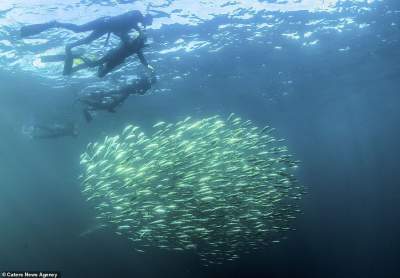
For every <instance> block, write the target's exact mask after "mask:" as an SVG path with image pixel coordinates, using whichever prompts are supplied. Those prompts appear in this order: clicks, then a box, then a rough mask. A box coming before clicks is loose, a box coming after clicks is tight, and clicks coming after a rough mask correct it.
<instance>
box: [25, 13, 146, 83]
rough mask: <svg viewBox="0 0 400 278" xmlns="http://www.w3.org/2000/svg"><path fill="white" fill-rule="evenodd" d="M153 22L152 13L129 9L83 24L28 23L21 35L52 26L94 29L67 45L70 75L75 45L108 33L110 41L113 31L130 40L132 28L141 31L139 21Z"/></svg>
mask: <svg viewBox="0 0 400 278" xmlns="http://www.w3.org/2000/svg"><path fill="white" fill-rule="evenodd" d="M152 22H153V18H152V16H151V15H146V16H143V14H142V13H141V12H140V11H129V12H126V13H124V14H121V15H118V16H108V17H101V18H98V19H96V20H93V21H90V22H88V23H86V24H83V25H76V24H73V23H61V22H58V21H51V22H48V23H43V24H33V25H27V26H24V27H22V28H21V37H28V36H32V35H35V34H39V33H41V32H43V31H45V30H48V29H51V28H64V29H68V30H71V31H73V32H75V33H80V32H88V31H92V33H91V34H90V35H89V36H87V37H86V38H83V39H81V40H78V41H76V42H74V43H71V44H68V45H67V46H66V47H65V53H66V59H65V64H64V72H63V74H64V75H69V74H71V72H70V70H71V68H72V63H73V57H72V53H71V49H72V48H73V47H76V46H79V45H83V44H89V43H91V42H92V41H94V40H96V39H98V38H100V37H101V36H103V35H105V34H108V37H107V41H108V39H109V36H110V34H111V33H113V34H115V35H117V36H118V37H120V39H121V41H122V42H128V41H129V35H128V33H129V31H130V30H132V29H135V30H137V31H138V32H141V30H140V28H139V26H138V24H139V23H141V24H142V25H143V26H148V25H151V24H152Z"/></svg>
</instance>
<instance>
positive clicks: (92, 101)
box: [79, 76, 156, 122]
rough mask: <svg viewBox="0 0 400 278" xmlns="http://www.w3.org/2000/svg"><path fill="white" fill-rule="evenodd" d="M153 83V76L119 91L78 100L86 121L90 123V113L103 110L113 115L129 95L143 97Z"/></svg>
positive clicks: (139, 80) (143, 78)
mask: <svg viewBox="0 0 400 278" xmlns="http://www.w3.org/2000/svg"><path fill="white" fill-rule="evenodd" d="M155 82H156V79H155V77H154V76H152V77H151V78H148V77H142V78H141V79H138V80H136V81H135V82H134V83H132V84H130V85H127V86H125V87H122V88H121V89H119V90H115V91H111V92H108V93H100V94H96V95H92V96H89V97H82V98H80V99H79V101H80V102H82V103H83V104H84V105H85V106H86V107H85V108H84V110H83V114H84V116H85V119H86V121H88V122H90V121H92V119H93V118H92V115H91V112H94V111H100V110H104V111H108V112H111V113H114V112H115V108H116V107H117V106H119V105H120V104H122V103H123V102H124V101H125V100H126V99H127V98H128V97H129V95H133V94H139V95H143V94H145V93H146V92H147V91H148V90H149V89H150V88H151V86H152V85H153V84H154V83H155Z"/></svg>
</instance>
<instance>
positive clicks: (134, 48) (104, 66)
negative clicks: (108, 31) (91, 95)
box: [64, 32, 154, 77]
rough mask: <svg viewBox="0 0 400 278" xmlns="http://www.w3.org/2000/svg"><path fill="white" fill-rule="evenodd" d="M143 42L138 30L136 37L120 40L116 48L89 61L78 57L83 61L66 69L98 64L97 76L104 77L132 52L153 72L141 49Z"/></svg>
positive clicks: (143, 36)
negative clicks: (124, 40)
mask: <svg viewBox="0 0 400 278" xmlns="http://www.w3.org/2000/svg"><path fill="white" fill-rule="evenodd" d="M145 42H146V36H145V35H144V34H143V33H142V32H139V36H138V37H136V38H135V39H131V38H130V39H129V40H128V41H127V42H121V43H120V44H119V46H118V47H117V48H115V49H111V50H110V51H109V52H107V53H106V55H104V56H103V57H102V58H100V59H98V60H96V61H91V60H90V59H88V58H85V57H80V58H81V59H82V60H83V61H84V63H82V64H79V65H78V66H76V67H73V65H72V64H71V65H70V66H71V68H70V69H67V70H68V72H76V71H78V70H81V69H85V68H93V67H97V66H98V67H99V69H98V72H97V76H98V77H104V76H105V75H106V74H108V73H109V72H111V71H112V70H113V69H114V68H116V67H117V66H119V65H121V64H122V63H123V62H124V61H125V59H126V58H128V57H129V56H131V55H133V54H137V55H138V57H139V60H140V62H141V63H142V64H143V65H144V66H145V67H146V68H147V69H149V70H150V71H151V72H153V71H154V68H153V67H152V66H151V65H149V63H148V62H147V61H146V58H145V57H144V55H143V52H142V49H143V48H144V47H145V46H146V44H145ZM64 69H65V68H64Z"/></svg>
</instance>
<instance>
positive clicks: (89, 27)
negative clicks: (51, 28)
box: [54, 17, 104, 33]
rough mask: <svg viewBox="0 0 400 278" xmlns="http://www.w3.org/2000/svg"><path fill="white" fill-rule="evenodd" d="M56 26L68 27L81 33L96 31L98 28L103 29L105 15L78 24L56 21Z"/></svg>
mask: <svg viewBox="0 0 400 278" xmlns="http://www.w3.org/2000/svg"><path fill="white" fill-rule="evenodd" d="M54 24H55V27H57V28H63V29H67V30H70V31H73V32H75V33H80V32H88V31H96V30H101V29H103V28H104V17H101V18H98V19H95V20H92V21H89V22H88V23H85V24H82V25H78V24H73V23H63V22H58V21H55V22H54Z"/></svg>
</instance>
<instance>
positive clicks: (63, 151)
mask: <svg viewBox="0 0 400 278" xmlns="http://www.w3.org/2000/svg"><path fill="white" fill-rule="evenodd" d="M132 9H138V10H141V11H142V12H144V13H145V12H151V13H152V14H153V15H154V17H155V18H154V23H153V25H152V26H150V27H149V28H148V30H147V34H148V37H149V40H150V42H151V45H150V46H149V47H148V48H147V49H146V50H145V55H146V57H147V58H148V60H149V62H150V63H151V64H152V65H153V66H154V68H155V70H156V74H157V77H158V82H157V84H156V85H155V87H154V88H153V89H152V90H151V92H149V93H148V94H146V95H144V96H132V97H130V98H129V99H128V100H127V102H126V103H124V104H123V105H122V106H121V107H119V108H118V110H117V112H116V113H99V114H98V115H96V117H95V120H94V121H93V122H92V123H90V124H87V123H86V122H85V120H84V118H83V117H82V112H81V106H80V105H79V104H78V103H76V101H75V100H76V97H77V95H79V93H81V92H88V91H89V92H90V91H94V90H111V89H115V88H117V87H118V86H120V85H121V84H126V83H128V82H130V81H131V80H132V79H134V78H136V77H137V76H140V75H141V74H143V72H144V69H143V67H142V66H141V65H140V64H139V62H138V59H137V58H136V57H131V58H129V59H128V60H127V62H126V63H125V65H124V66H122V67H120V68H118V69H117V70H116V71H114V72H113V73H112V74H110V75H107V76H106V77H105V78H103V79H99V78H98V77H97V76H96V72H95V70H92V69H89V70H85V71H82V72H80V73H79V74H74V75H73V76H71V77H64V76H62V63H48V64H46V63H43V62H42V61H41V59H40V57H41V56H42V55H51V54H58V53H62V52H63V50H64V47H65V44H66V43H70V42H72V41H74V40H76V39H78V38H81V37H82V36H84V35H85V34H74V33H72V32H69V31H66V30H61V29H52V30H49V31H46V32H43V33H41V34H39V35H36V36H34V37H32V38H25V39H21V38H20V37H19V29H20V28H21V27H22V26H24V25H27V24H33V23H42V22H46V21H50V20H55V19H57V20H60V21H61V20H62V21H65V22H74V23H85V22H88V21H90V20H93V19H96V18H98V17H100V16H105V15H118V14H121V13H123V12H125V11H128V10H132ZM399 16H400V6H399V2H398V1H386V0H381V1H378V0H366V1H362V0H358V1H336V0H325V1H324V0H315V1H312V0H303V1H302V0H296V1H255V0H254V1H251V0H249V1H223V0H219V1H199V2H195V1H187V0H175V1H172V0H171V1H163V0H158V1H122V0H108V1H94V0H93V1H87V0H82V1H75V0H65V1H59V0H34V1H26V0H15V1H9V0H3V1H1V2H0V65H1V69H0V81H1V83H0V84H1V85H0V90H1V93H0V127H1V129H0V176H1V179H0V180H1V181H0V220H1V226H0V227H1V229H0V272H1V271H9V270H19V271H24V270H54V271H60V272H61V274H62V277H123V276H126V277H307V278H308V277H316V278H318V277H324V278H325V277H328V278H329V277H343V278H347V277H349V278H353V277H362V278H366V277H373V278H374V277H399V275H400V264H399V263H398V262H399V261H400V240H399V238H398V235H399V234H400V224H399V223H398V219H399V212H400V205H399V204H400V200H399V198H400V190H399V189H398V185H399V184H400V179H399V173H398V163H399V159H398V155H399V153H400V144H399V143H398V142H399V130H398V126H399V119H400V110H399V109H398V103H399V96H398V88H399V83H400V82H399V81H400V79H399V78H400V73H399V70H400V68H399V65H400V63H399V61H400V53H399V49H400V48H399V46H400V43H399V38H400V32H399V24H400V20H399ZM117 43H118V40H117V38H115V37H112V38H111V41H110V44H109V46H108V48H112V47H115V46H116V44H117ZM103 45H104V40H103V39H99V40H97V41H96V42H94V43H93V44H91V45H90V46H84V47H82V49H84V50H85V51H86V52H87V53H90V54H91V55H94V56H95V57H98V56H100V55H102V54H103V53H104V51H105V49H104V48H103ZM231 112H234V113H236V114H238V115H240V116H242V117H243V118H246V119H251V120H252V121H253V122H254V123H256V124H257V125H259V126H264V125H265V124H270V125H271V126H273V127H275V128H276V134H277V135H278V136H279V137H283V138H286V139H287V141H286V144H287V146H288V148H289V149H290V151H291V153H293V154H294V155H295V157H296V158H297V159H299V160H301V165H300V167H299V169H298V171H297V173H296V175H297V176H298V178H299V181H300V182H301V183H302V184H304V185H306V186H307V188H308V194H307V195H305V196H304V198H303V200H302V203H301V206H302V208H303V214H301V215H300V216H298V218H297V219H296V221H295V223H294V224H293V226H294V227H295V228H296V231H290V232H288V234H287V240H285V241H282V242H281V243H280V244H277V245H272V246H268V247H265V248H261V249H260V250H259V251H257V252H254V253H251V254H246V255H244V256H242V257H241V258H240V259H239V260H237V261H234V262H228V263H226V264H224V265H217V266H215V265H213V266H209V267H204V266H202V265H201V263H200V262H199V261H198V258H197V257H196V256H194V255H193V254H188V253H179V252H178V253H174V252H172V253H171V252H166V251H159V250H153V251H152V252H146V253H138V252H135V250H134V249H133V248H132V246H131V243H130V242H129V241H127V240H126V239H124V238H121V237H119V236H117V235H115V234H113V233H111V232H109V231H107V230H106V231H102V230H96V223H95V222H94V220H93V219H94V212H93V210H92V208H91V207H90V206H89V205H88V204H87V202H86V201H85V198H84V197H83V196H82V194H81V190H82V188H81V185H80V184H79V181H78V179H77V177H78V175H79V174H80V166H79V156H80V154H81V153H82V152H83V151H84V150H85V148H86V145H87V144H88V142H91V141H97V140H100V138H103V137H104V136H105V135H109V134H117V133H119V132H120V131H121V130H122V129H123V128H124V127H125V126H126V125H127V124H130V123H134V124H135V125H140V126H142V127H144V128H149V127H151V125H153V124H154V123H155V122H157V121H160V120H163V121H169V122H175V121H178V120H181V119H182V118H185V117H186V116H188V115H191V116H193V117H197V118H202V117H208V116H210V115H215V114H219V115H223V116H227V115H229V114H230V113H231ZM38 122H46V123H52V122H75V123H77V125H78V128H79V136H78V137H77V138H70V137H66V138H59V139H56V140H32V139H30V138H29V137H28V136H26V134H24V133H23V132H22V131H23V128H24V127H26V126H29V125H32V124H34V123H38Z"/></svg>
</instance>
